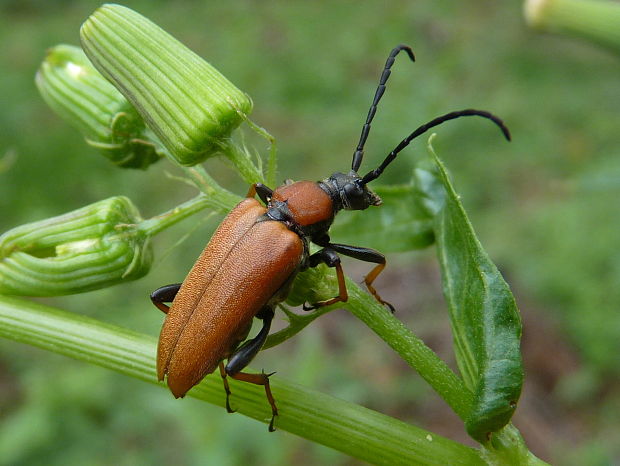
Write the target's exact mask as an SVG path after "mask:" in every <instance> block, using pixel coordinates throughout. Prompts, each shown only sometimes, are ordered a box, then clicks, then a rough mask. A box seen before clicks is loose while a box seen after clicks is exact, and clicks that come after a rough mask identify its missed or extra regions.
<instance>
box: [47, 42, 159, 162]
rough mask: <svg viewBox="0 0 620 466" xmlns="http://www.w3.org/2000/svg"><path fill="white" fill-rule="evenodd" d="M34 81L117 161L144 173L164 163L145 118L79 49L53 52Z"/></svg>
mask: <svg viewBox="0 0 620 466" xmlns="http://www.w3.org/2000/svg"><path fill="white" fill-rule="evenodd" d="M35 81H36V84H37V87H38V88H39V92H40V93H41V95H42V96H43V98H44V99H45V101H46V102H47V104H48V105H49V106H50V107H51V108H52V109H53V110H54V111H55V112H56V113H57V114H58V115H59V116H60V117H62V118H63V119H64V120H66V121H67V122H68V123H69V124H71V125H73V126H76V127H77V128H78V129H79V130H80V131H81V132H82V134H83V135H84V137H85V138H86V141H87V142H88V144H90V145H91V146H93V147H95V148H97V149H98V150H99V152H101V153H102V154H103V155H104V156H105V157H107V158H108V159H110V160H111V161H112V162H113V163H115V164H117V165H119V166H121V167H126V168H142V169H144V168H146V167H148V166H149V165H150V164H152V163H153V162H156V161H157V160H159V158H160V155H159V154H158V152H157V150H156V146H155V145H154V144H153V143H152V142H149V141H148V140H147V138H146V137H145V134H144V133H145V130H146V126H145V124H144V120H142V118H141V117H140V115H138V113H137V112H136V110H135V109H134V108H133V106H132V105H131V104H130V103H129V102H128V101H127V99H125V97H123V95H122V94H121V93H120V92H118V91H117V90H116V88H115V87H114V86H113V85H112V84H110V83H109V82H108V81H107V80H106V79H105V78H104V77H103V76H101V74H100V73H99V72H98V71H97V70H96V69H95V68H94V67H93V65H92V64H91V63H90V61H89V60H88V58H87V57H86V55H84V52H83V51H82V49H80V48H79V47H74V46H71V45H58V46H56V47H53V48H51V49H50V50H48V52H47V56H46V57H45V60H44V61H43V63H42V64H41V67H40V68H39V71H38V72H37V76H36V79H35Z"/></svg>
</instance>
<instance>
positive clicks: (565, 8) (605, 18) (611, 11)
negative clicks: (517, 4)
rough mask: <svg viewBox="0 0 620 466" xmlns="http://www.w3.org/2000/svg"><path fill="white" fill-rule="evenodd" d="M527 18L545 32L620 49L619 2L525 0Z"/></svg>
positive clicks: (613, 49)
mask: <svg viewBox="0 0 620 466" xmlns="http://www.w3.org/2000/svg"><path fill="white" fill-rule="evenodd" d="M524 13H525V19H526V20H527V22H528V24H529V25H530V26H531V27H533V28H536V29H540V30H543V31H551V32H559V33H563V34H567V35H572V36H575V37H581V38H583V39H586V40H588V41H590V42H594V43H596V44H599V45H602V46H605V47H607V48H609V49H611V50H612V51H614V52H616V53H618V52H620V3H618V2H616V1H610V0H587V1H586V0H526V1H525V4H524Z"/></svg>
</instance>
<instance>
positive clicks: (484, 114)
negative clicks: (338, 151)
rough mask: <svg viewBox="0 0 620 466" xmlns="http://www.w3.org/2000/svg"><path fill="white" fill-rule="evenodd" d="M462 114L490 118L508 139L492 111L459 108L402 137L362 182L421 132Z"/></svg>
mask: <svg viewBox="0 0 620 466" xmlns="http://www.w3.org/2000/svg"><path fill="white" fill-rule="evenodd" d="M463 116H481V117H483V118H487V119H489V120H491V121H492V122H493V123H495V124H496V125H497V126H499V129H501V130H502V133H504V136H505V137H506V139H507V140H509V141H510V131H508V128H507V127H506V125H505V124H504V122H503V121H502V120H500V119H499V118H498V117H496V116H495V115H493V114H492V113H489V112H486V111H484V110H474V109H471V108H468V109H467V110H460V111H457V112H450V113H446V114H445V115H442V116H440V117H437V118H435V119H434V120H431V121H429V122H428V123H426V124H424V125H422V126H420V127H419V128H418V129H416V130H415V131H414V132H413V133H411V134H410V135H409V136H407V137H406V138H405V139H403V140H402V141H401V142H400V143H399V144H398V145H397V146H396V147H395V148H394V150H393V151H392V152H390V153H389V154H388V156H387V157H386V158H385V160H384V161H383V163H382V164H381V165H379V166H378V167H377V168H375V169H374V170H372V171H370V172H368V173H367V174H366V175H364V178H362V183H363V184H366V183H369V182H371V181H372V180H374V179H376V178H378V177H379V176H380V175H381V173H383V170H385V167H387V166H388V165H389V164H390V163H392V161H393V160H394V159H395V158H396V156H397V155H398V153H399V152H400V151H401V150H403V149H404V148H405V147H407V146H408V145H409V143H410V142H411V141H413V140H414V139H415V138H417V137H418V136H420V135H421V134H424V133H426V132H427V131H428V130H429V129H431V128H433V127H434V126H437V125H440V124H442V123H443V122H445V121H448V120H454V119H455V118H460V117H463ZM360 159H361V158H360Z"/></svg>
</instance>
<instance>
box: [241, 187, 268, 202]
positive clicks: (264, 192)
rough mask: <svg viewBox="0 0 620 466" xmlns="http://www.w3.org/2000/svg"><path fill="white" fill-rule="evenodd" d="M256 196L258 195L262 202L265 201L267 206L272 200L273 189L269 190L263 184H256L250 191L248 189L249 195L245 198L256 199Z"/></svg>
mask: <svg viewBox="0 0 620 466" xmlns="http://www.w3.org/2000/svg"><path fill="white" fill-rule="evenodd" d="M256 194H258V197H260V200H261V201H263V202H264V203H265V205H266V204H267V203H269V199H271V196H273V189H271V188H268V187H267V186H265V185H264V184H263V183H254V184H253V185H251V186H250V189H248V193H247V194H246V196H245V197H254V196H255V195H256Z"/></svg>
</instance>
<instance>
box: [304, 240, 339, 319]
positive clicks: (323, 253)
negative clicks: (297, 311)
mask: <svg viewBox="0 0 620 466" xmlns="http://www.w3.org/2000/svg"><path fill="white" fill-rule="evenodd" d="M308 260H309V264H308V265H309V267H316V266H317V265H319V264H325V265H327V266H328V267H334V268H335V269H336V276H337V278H338V296H335V297H333V298H331V299H326V300H325V301H319V302H318V303H314V304H312V305H311V306H306V305H305V304H304V305H303V310H304V311H311V310H313V309H317V308H319V307H324V306H330V305H332V304H335V303H339V302H343V303H344V302H346V301H347V299H349V294H348V293H347V285H346V283H345V281H344V272H343V271H342V265H340V257H338V254H337V253H336V251H334V250H333V249H331V248H329V247H326V248H323V249H321V250H320V251H318V252H315V253H314V254H312V255H311V256H310V257H309V258H308Z"/></svg>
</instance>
